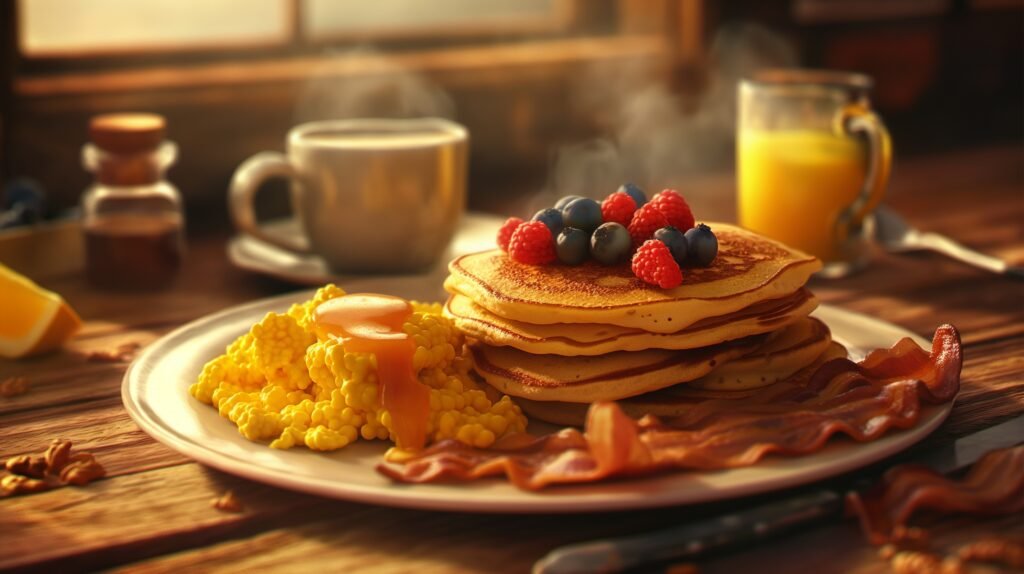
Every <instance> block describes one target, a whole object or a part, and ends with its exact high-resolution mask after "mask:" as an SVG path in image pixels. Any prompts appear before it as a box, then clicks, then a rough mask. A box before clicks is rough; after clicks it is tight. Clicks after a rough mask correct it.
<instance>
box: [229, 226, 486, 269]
mask: <svg viewBox="0 0 1024 574" xmlns="http://www.w3.org/2000/svg"><path fill="white" fill-rule="evenodd" d="M503 221H504V220H503V219H502V218H501V217H498V216H496V215H488V214H484V213H467V214H465V215H463V216H462V221H461V222H459V227H458V229H456V231H455V236H454V237H453V238H452V241H451V243H450V244H449V245H448V249H446V250H445V252H444V254H443V255H442V256H441V257H440V258H439V259H438V261H437V263H435V264H434V266H433V267H431V268H430V269H427V270H425V271H424V272H423V273H421V274H418V275H428V276H432V275H438V276H439V277H443V276H444V275H446V274H447V273H448V262H449V261H451V260H452V259H454V258H455V257H458V256H459V255H464V254H466V253H472V252H474V251H483V250H486V249H493V248H494V247H495V239H494V238H495V237H496V236H497V233H498V229H499V228H500V227H501V224H502V222H503ZM260 225H261V226H263V228H264V229H265V230H266V231H267V233H270V234H274V235H278V236H284V237H297V236H299V235H301V233H302V231H301V228H300V227H299V222H298V221H297V220H296V219H293V218H287V219H278V220H273V221H268V222H265V223H261V224H260ZM227 252H228V259H229V260H230V261H231V263H232V264H234V265H235V266H236V267H238V268H240V269H244V270H246V271H251V272H253V273H259V274H261V275H267V276H270V277H274V278H277V279H280V280H282V281H287V282H289V283H296V284H299V285H323V284H325V283H340V282H345V281H349V280H352V279H358V278H360V277H365V275H358V274H343V273H339V272H337V271H333V270H332V269H331V268H330V267H328V266H327V262H326V261H324V260H323V259H322V258H321V257H320V256H318V255H313V254H305V253H294V252H291V251H288V250H286V249H282V248H280V247H277V246H275V245H270V244H269V243H266V242H264V241H261V240H259V239H256V238H254V237H252V236H249V235H245V234H238V235H235V236H234V237H232V238H231V240H230V241H229V242H228V247H227Z"/></svg>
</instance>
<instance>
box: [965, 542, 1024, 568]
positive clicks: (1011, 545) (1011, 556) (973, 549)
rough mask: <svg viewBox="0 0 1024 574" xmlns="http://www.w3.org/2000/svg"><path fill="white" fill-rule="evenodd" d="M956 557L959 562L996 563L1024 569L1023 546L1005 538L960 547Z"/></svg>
mask: <svg viewBox="0 0 1024 574" xmlns="http://www.w3.org/2000/svg"><path fill="white" fill-rule="evenodd" d="M957 555H958V556H959V557H960V559H961V560H967V561H972V562H996V563H1001V564H1005V565H1006V566H1009V567H1011V568H1024V544H1022V543H1020V542H1015V541H1013V540H1007V539H1005V538H983V539H981V540H978V541H975V542H972V543H970V544H968V545H966V546H962V547H961V548H960V550H959V551H958V552H957Z"/></svg>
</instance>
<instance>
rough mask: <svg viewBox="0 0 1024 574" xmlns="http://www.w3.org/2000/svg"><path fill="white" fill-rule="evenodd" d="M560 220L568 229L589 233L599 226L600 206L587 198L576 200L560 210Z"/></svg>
mask: <svg viewBox="0 0 1024 574" xmlns="http://www.w3.org/2000/svg"><path fill="white" fill-rule="evenodd" d="M562 220H563V221H564V222H565V224H566V225H568V226H569V227H575V228H577V229H582V230H583V231H586V232H587V233H590V232H591V231H593V230H595V229H597V226H598V225H601V204H599V203H598V202H596V201H594V200H593V199H590V198H587V197H579V198H576V199H574V200H572V201H570V202H569V203H567V204H566V205H565V207H563V208H562Z"/></svg>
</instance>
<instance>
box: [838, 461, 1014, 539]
mask: <svg viewBox="0 0 1024 574" xmlns="http://www.w3.org/2000/svg"><path fill="white" fill-rule="evenodd" d="M846 508H847V511H848V512H849V513H852V514H856V515H857V517H858V518H859V519H860V525H861V529H862V530H863V531H864V536H865V537H867V539H868V541H869V542H871V543H872V544H885V543H887V542H892V541H895V540H897V539H899V537H900V534H901V533H902V532H905V531H906V529H907V522H908V521H909V520H910V517H911V515H913V514H914V512H916V511H917V510H920V509H922V508H928V509H932V510H940V511H947V512H968V513H976V514H1012V513H1015V512H1020V511H1022V510H1024V445H1022V446H1016V447H1013V448H1007V449H1002V450H994V451H992V452H989V453H986V454H985V456H983V457H981V459H980V460H979V461H978V462H977V463H976V464H975V465H974V466H972V467H971V470H970V471H969V472H968V473H967V476H965V477H964V479H963V480H962V481H957V480H952V479H949V478H946V477H945V476H943V475H941V474H939V473H937V472H935V471H934V470H931V469H930V468H928V467H926V466H921V465H916V464H905V465H901V466H897V467H895V468H893V469H890V470H889V472H887V473H885V476H884V477H883V478H882V481H881V482H880V483H879V484H878V485H876V486H875V487H874V488H872V489H871V491H869V492H867V493H865V494H860V493H857V492H851V493H850V494H849V495H847V498H846Z"/></svg>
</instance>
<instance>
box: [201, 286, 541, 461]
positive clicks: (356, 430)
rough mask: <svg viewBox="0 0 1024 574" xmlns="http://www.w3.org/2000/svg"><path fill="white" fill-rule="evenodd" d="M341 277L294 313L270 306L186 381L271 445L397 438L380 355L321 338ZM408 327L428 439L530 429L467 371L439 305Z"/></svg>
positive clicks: (469, 440) (481, 441) (477, 441)
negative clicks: (382, 391)
mask: <svg viewBox="0 0 1024 574" xmlns="http://www.w3.org/2000/svg"><path fill="white" fill-rule="evenodd" d="M344 294H345V292H344V291H343V290H342V289H340V288H339V287H336V286H334V285H327V286H325V287H323V288H321V289H319V290H318V291H317V292H316V294H315V295H314V296H313V298H312V299H310V300H309V301H305V302H303V303H299V304H295V305H292V307H291V308H290V309H289V310H288V312H287V313H284V314H281V313H267V315H266V316H265V317H264V318H263V320H262V321H260V322H259V323H257V324H255V325H253V327H252V329H250V330H249V332H248V333H246V334H244V335H242V336H241V337H239V338H238V339H236V340H235V341H234V342H232V343H231V344H230V345H228V348H227V350H226V352H225V353H224V354H223V355H220V356H219V357H217V358H215V359H213V360H211V361H210V362H209V363H207V364H206V366H205V367H204V368H203V372H202V373H201V374H200V375H199V380H198V381H197V382H196V383H195V384H193V385H192V386H191V387H189V393H190V394H191V395H192V396H193V397H195V398H196V399H198V400H200V401H202V402H204V403H206V404H209V405H213V406H214V407H216V408H217V410H218V412H219V413H220V414H221V416H223V417H226V418H227V419H228V420H230V421H231V422H233V423H235V425H237V426H238V430H239V432H241V433H242V435H243V436H245V437H246V438H247V439H249V440H254V441H260V440H269V441H270V446H271V447H273V448H282V449H284V448H291V447H293V446H295V445H305V446H306V447H308V448H310V449H313V450H321V451H328V450H335V449H339V448H342V447H344V446H346V445H348V444H350V443H352V442H354V441H356V440H359V437H362V438H364V439H367V440H372V439H381V440H383V439H389V440H393V436H392V425H391V414H390V413H388V412H387V411H386V410H385V409H384V408H383V407H382V406H381V403H380V398H379V396H380V395H379V392H378V390H379V389H378V382H377V360H376V357H375V356H374V355H373V354H370V353H352V352H346V351H345V348H344V345H342V343H341V342H340V341H339V340H337V339H334V338H329V337H328V338H323V339H321V338H318V337H317V335H316V334H315V330H314V329H313V325H312V322H313V320H312V315H313V311H314V310H315V309H316V307H317V306H318V305H320V304H321V303H323V302H324V301H327V300H329V299H333V298H334V297H339V296H341V295H344ZM412 306H413V314H412V315H411V316H410V318H409V320H408V321H407V322H406V323H405V324H404V325H403V327H402V330H403V331H404V332H405V333H407V334H408V335H409V336H410V337H412V339H413V340H414V341H415V342H416V351H415V354H414V355H413V369H414V370H415V371H416V376H417V378H418V379H419V381H420V382H421V383H423V384H424V385H427V386H428V387H430V417H429V422H428V424H427V437H428V441H439V440H442V439H449V438H451V439H456V440H458V441H460V442H463V443H465V444H469V445H474V446H477V447H487V446H490V445H491V444H492V443H494V441H495V440H497V439H498V438H500V437H502V436H504V435H506V434H510V433H515V432H524V431H525V430H526V418H525V417H524V416H523V414H522V413H521V412H520V410H519V407H517V406H516V405H515V404H514V403H513V402H512V401H511V400H510V399H509V398H508V397H502V398H501V399H500V400H498V401H496V402H494V401H492V400H491V399H490V398H488V396H487V394H485V393H484V391H483V390H481V389H480V388H479V387H478V386H477V384H476V383H475V382H474V381H473V380H472V379H471V378H470V377H469V371H470V367H471V364H470V361H471V359H470V357H469V356H468V352H467V351H466V350H465V347H464V344H463V343H464V341H463V336H462V334H461V333H460V332H459V331H458V330H457V329H456V328H455V326H454V325H453V324H452V323H451V321H449V320H448V319H447V318H446V317H444V316H443V315H442V314H441V305H440V304H436V303H435V304H424V303H416V302H413V303H412Z"/></svg>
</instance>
